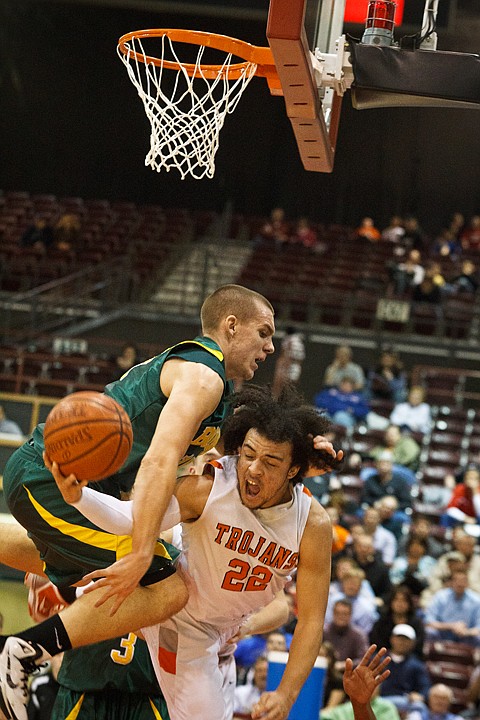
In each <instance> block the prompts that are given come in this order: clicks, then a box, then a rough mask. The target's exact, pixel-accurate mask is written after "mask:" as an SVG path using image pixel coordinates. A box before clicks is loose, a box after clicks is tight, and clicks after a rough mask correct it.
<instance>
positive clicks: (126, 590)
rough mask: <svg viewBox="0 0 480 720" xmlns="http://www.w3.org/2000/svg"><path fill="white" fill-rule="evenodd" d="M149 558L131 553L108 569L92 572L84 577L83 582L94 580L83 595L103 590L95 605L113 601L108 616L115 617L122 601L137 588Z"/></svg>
mask: <svg viewBox="0 0 480 720" xmlns="http://www.w3.org/2000/svg"><path fill="white" fill-rule="evenodd" d="M150 563H151V558H146V557H145V556H142V557H139V556H138V555H137V554H135V553H133V552H131V553H129V554H128V555H125V556H124V557H122V558H120V560H117V562H115V563H113V565H110V567H107V568H103V569H101V570H94V571H93V572H91V573H89V574H88V575H85V577H84V578H83V579H84V580H87V581H90V580H96V582H94V583H93V584H92V585H89V586H88V587H87V588H86V589H85V593H89V592H97V591H99V590H100V589H101V588H104V590H105V591H104V592H103V594H102V596H101V597H100V598H99V599H98V600H97V602H96V603H95V607H100V605H103V604H104V603H105V602H107V600H111V599H113V602H112V605H111V608H110V615H115V613H116V612H117V610H118V608H119V607H120V605H121V604H122V603H123V601H124V600H125V599H126V598H127V597H128V596H129V595H130V594H131V593H132V592H133V591H134V590H135V588H136V587H138V583H139V582H140V580H141V579H142V577H143V576H144V575H145V573H146V572H147V570H148V568H149V567H150Z"/></svg>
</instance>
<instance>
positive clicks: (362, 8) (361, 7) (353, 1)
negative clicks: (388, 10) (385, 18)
mask: <svg viewBox="0 0 480 720" xmlns="http://www.w3.org/2000/svg"><path fill="white" fill-rule="evenodd" d="M395 1H396V3H397V9H396V12H395V25H401V24H402V20H403V6H404V3H405V0H395ZM368 2H369V0H347V2H346V4H345V16H344V20H345V22H346V23H358V24H359V25H365V20H366V19H367V15H368Z"/></svg>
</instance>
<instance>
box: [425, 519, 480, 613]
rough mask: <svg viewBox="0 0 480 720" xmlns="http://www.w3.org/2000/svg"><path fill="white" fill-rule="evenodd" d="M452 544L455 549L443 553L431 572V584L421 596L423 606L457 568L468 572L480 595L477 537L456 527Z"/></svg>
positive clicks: (479, 556) (471, 586)
mask: <svg viewBox="0 0 480 720" xmlns="http://www.w3.org/2000/svg"><path fill="white" fill-rule="evenodd" d="M452 546H453V550H450V551H448V552H445V553H443V555H441V556H440V557H439V558H438V561H437V565H436V566H435V568H434V569H433V571H432V572H431V573H430V580H429V586H428V588H427V589H426V590H425V591H424V592H423V593H422V597H421V604H422V606H423V607H425V606H426V605H428V603H429V601H430V599H431V597H432V596H433V594H434V593H436V592H437V591H438V590H440V589H441V588H443V587H446V586H448V584H449V582H450V580H451V577H452V574H453V573H454V572H455V571H456V570H464V571H466V572H467V574H468V583H469V587H470V588H471V589H472V590H474V592H476V593H478V594H479V595H480V555H477V553H476V552H475V547H476V539H475V538H474V537H472V536H471V535H468V534H467V533H466V532H465V531H464V530H463V529H462V528H460V527H459V528H455V529H454V530H453V534H452Z"/></svg>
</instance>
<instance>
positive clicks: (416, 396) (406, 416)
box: [390, 385, 432, 434]
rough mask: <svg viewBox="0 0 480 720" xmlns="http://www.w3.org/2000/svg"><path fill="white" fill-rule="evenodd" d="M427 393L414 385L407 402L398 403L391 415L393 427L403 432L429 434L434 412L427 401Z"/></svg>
mask: <svg viewBox="0 0 480 720" xmlns="http://www.w3.org/2000/svg"><path fill="white" fill-rule="evenodd" d="M424 400H425V391H424V389H423V388H422V387H421V386H420V385H412V387H411V388H410V391H409V393H408V399H407V400H406V401H405V402H402V403H397V405H395V407H394V408H393V410H392V413H391V415H390V422H391V423H392V425H398V427H399V428H400V429H401V430H410V431H411V432H420V433H423V434H425V433H428V432H430V429H431V427H432V411H431V408H430V405H429V404H428V403H426V402H425V401H424Z"/></svg>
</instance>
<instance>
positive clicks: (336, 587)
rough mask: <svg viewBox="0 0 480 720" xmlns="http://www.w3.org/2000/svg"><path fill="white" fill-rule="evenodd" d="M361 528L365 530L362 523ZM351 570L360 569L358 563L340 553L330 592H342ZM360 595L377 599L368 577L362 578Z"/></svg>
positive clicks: (369, 598)
mask: <svg viewBox="0 0 480 720" xmlns="http://www.w3.org/2000/svg"><path fill="white" fill-rule="evenodd" d="M360 528H361V530H362V532H363V528H362V527H361V525H360ZM350 570H358V565H357V563H356V562H355V560H354V559H353V558H352V557H351V556H349V555H340V557H338V558H337V559H336V560H335V562H334V565H333V578H332V582H331V583H330V592H331V593H337V594H339V593H341V592H342V589H343V586H342V581H343V578H344V577H345V575H348V573H349V572H350ZM360 595H363V596H364V597H365V598H367V600H369V601H371V600H375V593H374V592H373V590H372V586H371V585H370V583H369V582H368V580H367V579H366V578H364V579H363V580H362V583H361V586H360Z"/></svg>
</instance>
